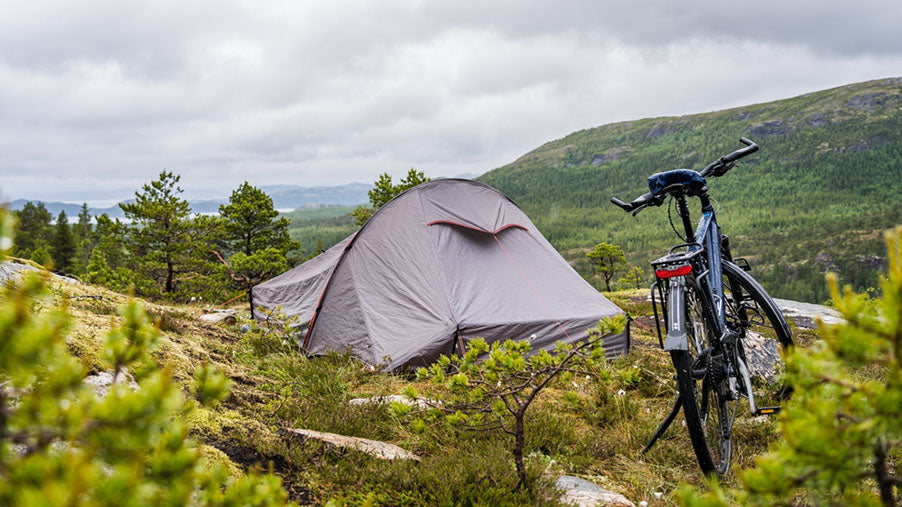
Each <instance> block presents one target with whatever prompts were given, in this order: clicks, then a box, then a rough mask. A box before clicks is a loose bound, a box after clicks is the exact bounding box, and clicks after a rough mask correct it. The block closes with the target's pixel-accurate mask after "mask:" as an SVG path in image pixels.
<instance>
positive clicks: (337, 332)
mask: <svg viewBox="0 0 902 507" xmlns="http://www.w3.org/2000/svg"><path fill="white" fill-rule="evenodd" d="M250 299H251V309H252V312H253V313H254V314H255V315H256V316H257V317H258V318H260V316H261V314H262V313H265V312H262V311H261V310H267V309H269V310H272V309H276V308H277V307H281V312H282V313H283V314H285V315H288V316H295V317H296V318H297V321H298V322H299V323H300V329H299V330H300V333H301V334H300V336H302V337H303V345H304V348H305V350H306V351H307V352H308V353H309V354H313V355H319V354H323V353H325V352H327V351H329V350H349V351H350V352H351V354H352V355H354V356H355V357H357V358H359V359H360V360H362V361H364V362H366V363H368V364H371V365H376V366H380V367H382V368H385V369H388V370H398V369H401V368H404V367H409V366H419V365H425V364H429V363H431V362H433V361H435V360H436V359H437V358H438V357H439V355H441V354H450V353H452V351H453V350H455V348H456V347H465V346H466V345H465V344H466V341H467V340H468V339H471V338H474V337H477V336H479V337H483V338H485V339H486V341H488V342H489V343H492V342H494V341H496V340H503V339H507V338H513V339H530V340H532V341H533V350H539V349H541V348H551V347H553V346H554V344H555V342H557V341H566V342H575V341H578V340H583V339H585V338H586V334H587V333H586V330H587V328H589V327H592V326H594V325H595V324H596V323H597V322H598V320H599V319H601V318H603V317H611V316H614V315H617V314H619V313H622V310H621V309H620V308H618V307H617V306H616V305H614V304H613V303H611V302H610V301H609V300H608V299H606V298H605V297H604V296H603V295H601V294H600V293H599V292H598V291H597V290H595V289H594V288H592V286H591V285H589V284H588V283H587V282H586V281H585V280H583V278H582V277H581V276H580V275H579V274H577V273H576V271H574V270H573V268H572V267H570V265H569V264H567V262H566V261H565V260H564V259H563V258H562V257H561V256H560V254H558V252H557V251H556V250H555V249H554V247H552V246H551V244H550V243H549V242H548V240H546V239H545V238H544V237H543V236H542V234H541V233H539V231H538V230H537V229H536V227H535V226H534V225H533V224H532V222H531V221H530V220H529V218H528V217H527V216H526V214H525V213H523V211H522V210H520V208H519V207H517V205H516V204H514V203H513V202H512V201H511V200H510V199H508V198H507V197H505V196H504V195H503V194H502V193H501V192H499V191H497V190H495V189H494V188H492V187H490V186H488V185H485V184H482V183H479V182H476V181H471V180H462V179H442V180H436V181H431V182H428V183H424V184H421V185H418V186H416V187H414V188H411V189H410V190H407V191H406V192H404V193H403V194H401V195H399V196H397V197H395V198H394V199H392V200H391V201H389V202H388V203H386V204H385V205H384V206H382V208H380V209H379V210H378V211H377V212H376V213H374V214H373V216H372V217H371V218H370V219H369V221H368V222H367V223H366V224H365V225H364V226H363V227H362V228H361V229H360V230H359V231H357V232H356V233H355V234H352V235H351V236H349V237H347V238H345V239H344V240H343V241H342V242H340V243H338V244H337V245H335V246H333V247H332V248H330V249H328V250H326V251H325V252H323V253H322V254H320V255H319V256H317V257H315V258H313V259H311V260H309V261H307V262H305V263H304V264H301V265H300V266H297V267H296V268H294V269H292V270H290V271H287V272H285V273H283V274H281V275H279V276H277V277H275V278H273V279H271V280H268V281H266V282H263V283H261V284H259V285H257V286H255V287H253V288H252V290H251V295H250ZM604 346H605V348H606V350H607V353H608V354H609V356H614V355H617V354H622V353H625V352H626V351H627V349H628V347H629V328H627V329H626V330H625V331H624V332H623V333H621V334H619V335H614V336H609V337H607V338H606V339H605V341H604ZM457 350H460V349H459V348H458V349H457Z"/></svg>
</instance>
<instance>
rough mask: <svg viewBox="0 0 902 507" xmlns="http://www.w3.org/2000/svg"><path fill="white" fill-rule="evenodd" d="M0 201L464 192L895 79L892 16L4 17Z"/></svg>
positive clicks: (210, 9) (826, 12) (777, 11)
mask: <svg viewBox="0 0 902 507" xmlns="http://www.w3.org/2000/svg"><path fill="white" fill-rule="evenodd" d="M2 10H3V11H4V15H2V16H0V118H3V120H4V121H2V122H0V189H2V191H3V192H4V194H6V195H7V196H8V197H28V198H41V199H59V200H70V201H71V200H83V199H85V200H89V201H101V200H109V199H116V198H124V197H127V196H128V195H130V194H131V193H132V192H133V191H134V189H136V188H138V187H139V186H140V185H141V184H142V183H144V182H146V181H149V180H150V179H152V178H153V177H154V176H155V175H156V174H158V173H159V171H160V170H162V169H164V168H166V169H171V170H174V171H176V172H179V173H180V174H182V175H183V184H184V185H183V186H184V187H185V188H186V190H187V191H188V192H189V193H192V194H195V195H212V194H216V193H219V194H225V193H226V192H228V191H229V190H230V189H232V188H234V187H235V186H237V184H238V183H240V182H241V181H243V180H245V179H247V180H249V181H251V182H252V183H255V184H273V183H290V184H307V185H320V184H338V183H344V182H347V181H354V180H356V181H371V180H372V179H374V177H375V176H376V175H377V174H378V173H379V172H382V171H389V172H392V173H393V174H397V175H400V174H402V173H403V172H406V170H407V168H409V167H411V166H416V167H418V168H421V169H424V170H426V172H427V173H428V174H432V175H442V174H443V175H453V174H458V173H462V172H483V171H486V170H489V169H492V168H494V167H497V166H499V165H502V164H504V163H507V162H509V161H511V160H513V159H514V158H516V157H518V156H519V155H521V154H523V153H524V152H526V151H528V150H530V149H532V148H534V147H536V146H538V145H539V144H541V143H543V142H546V141H548V140H551V139H553V138H556V137H560V136H562V135H565V134H567V133H569V132H571V131H573V130H578V129H582V128H587V127H591V126H595V125H599V124H602V123H607V122H610V121H619V120H626V119H634V118H639V117H644V116H658V115H671V114H684V113H692V112H700V111H706V110H711V109H717V108H723V107H729V106H735V105H741V104H745V103H750V102H757V101H764V100H770V99H776V98H781V97H785V96H791V95H795V94H799V93H804V92H808V91H812V90H816V89H820V88H825V87H829V86H837V85H841V84H845V83H849V82H854V81H861V80H866V79H873V78H878V77H887V76H892V75H899V74H902V72H900V70H902V32H900V31H899V30H897V29H896V27H895V26H894V23H895V22H896V21H897V20H898V19H902V4H900V3H898V2H889V1H887V2H857V3H856V4H855V5H854V6H851V7H850V6H849V5H840V3H837V2H817V3H816V2H811V1H807V0H806V1H798V2H776V1H769V2H754V3H753V4H750V5H749V6H748V7H744V8H743V7H741V6H740V4H737V3H734V2H713V1H710V2H702V1H699V2H693V3H691V4H689V3H687V2H670V1H663V0H659V1H651V2H625V1H616V2H615V1H608V2H598V1H589V0H586V1H570V2H554V3H552V2H522V1H513V0H504V1H497V2H474V1H460V2H455V3H453V4H452V3H448V2H421V1H416V0H409V1H408V0H397V1H390V2H367V1H364V0H348V1H333V2H284V3H282V4H278V5H276V4H270V3H263V4H260V3H253V2H227V1H226V2H223V1H219V2H190V3H188V4H186V3H184V2H136V1H122V0H118V1H108V2H79V3H77V4H75V3H59V2H42V1H31V2H6V3H5V4H4V6H3V7H2Z"/></svg>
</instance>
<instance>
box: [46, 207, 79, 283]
mask: <svg viewBox="0 0 902 507" xmlns="http://www.w3.org/2000/svg"><path fill="white" fill-rule="evenodd" d="M50 254H51V257H53V266H54V268H55V269H56V270H57V271H61V272H63V273H65V272H68V271H69V267H70V266H71V265H72V256H73V255H75V239H74V238H73V237H72V229H71V228H70V226H69V217H67V216H66V212H65V211H60V214H59V216H58V217H57V218H56V226H55V227H54V228H53V243H52V244H51V250H50Z"/></svg>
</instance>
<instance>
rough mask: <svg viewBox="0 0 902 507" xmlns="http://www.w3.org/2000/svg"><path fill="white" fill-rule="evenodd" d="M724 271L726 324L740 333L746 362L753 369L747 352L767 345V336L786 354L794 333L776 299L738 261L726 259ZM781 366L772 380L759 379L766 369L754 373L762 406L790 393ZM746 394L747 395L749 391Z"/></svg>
mask: <svg viewBox="0 0 902 507" xmlns="http://www.w3.org/2000/svg"><path fill="white" fill-rule="evenodd" d="M723 273H724V291H725V294H724V296H725V298H724V299H725V306H726V315H727V325H728V326H729V327H731V328H732V329H733V330H734V331H735V332H737V335H738V339H737V343H738V346H737V348H736V350H737V353H738V354H739V355H740V356H741V357H742V360H743V362H745V363H746V364H747V365H749V367H750V368H751V367H752V366H754V365H753V363H751V362H750V361H749V358H748V351H750V350H751V349H752V348H753V347H761V346H763V345H766V341H767V340H768V339H770V340H774V341H775V342H776V344H777V348H778V352H780V353H781V354H784V355H785V353H786V352H787V350H788V349H789V348H790V347H792V345H793V341H792V333H791V331H790V329H789V325H788V324H787V323H786V319H785V318H784V317H783V314H782V313H781V312H780V309H779V307H777V304H776V303H775V302H774V300H773V299H772V298H771V297H770V295H769V294H768V293H767V291H766V290H764V288H763V287H762V286H761V284H759V283H758V281H757V280H755V279H754V278H753V277H752V276H751V275H750V274H748V273H747V272H745V271H744V270H743V269H742V268H740V267H739V266H737V265H736V264H733V263H732V262H727V261H725V262H724V263H723ZM737 293H738V296H739V297H738V298H737ZM737 303H738V304H737ZM762 337H763V338H764V340H762ZM764 348H767V347H764ZM781 365H782V363H776V365H775V369H774V371H772V372H766V373H767V374H768V375H769V376H771V379H770V380H761V379H760V377H761V376H763V375H764V374H765V372H758V373H757V375H756V372H754V371H753V372H751V373H752V377H753V394H754V396H755V399H756V405H757V406H758V407H759V408H760V407H768V406H777V405H779V402H780V401H782V399H784V398H785V397H786V396H788V395H789V393H790V389H789V388H787V387H785V386H783V385H782V382H781V378H780V374H781V373H782V371H781V370H782V368H780V366H781ZM745 396H746V397H748V394H745Z"/></svg>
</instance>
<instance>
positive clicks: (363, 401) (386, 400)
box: [348, 394, 437, 408]
mask: <svg viewBox="0 0 902 507" xmlns="http://www.w3.org/2000/svg"><path fill="white" fill-rule="evenodd" d="M393 402H398V403H401V404H404V405H407V406H409V407H416V408H429V406H430V405H429V402H432V404H433V405H436V404H437V402H434V401H432V400H427V399H425V398H417V399H415V400H411V399H410V398H408V397H407V396H403V395H400V394H389V395H386V396H371V397H369V398H354V399H352V400H349V401H348V404H349V405H371V404H379V405H381V404H385V405H388V404H391V403H393Z"/></svg>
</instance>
